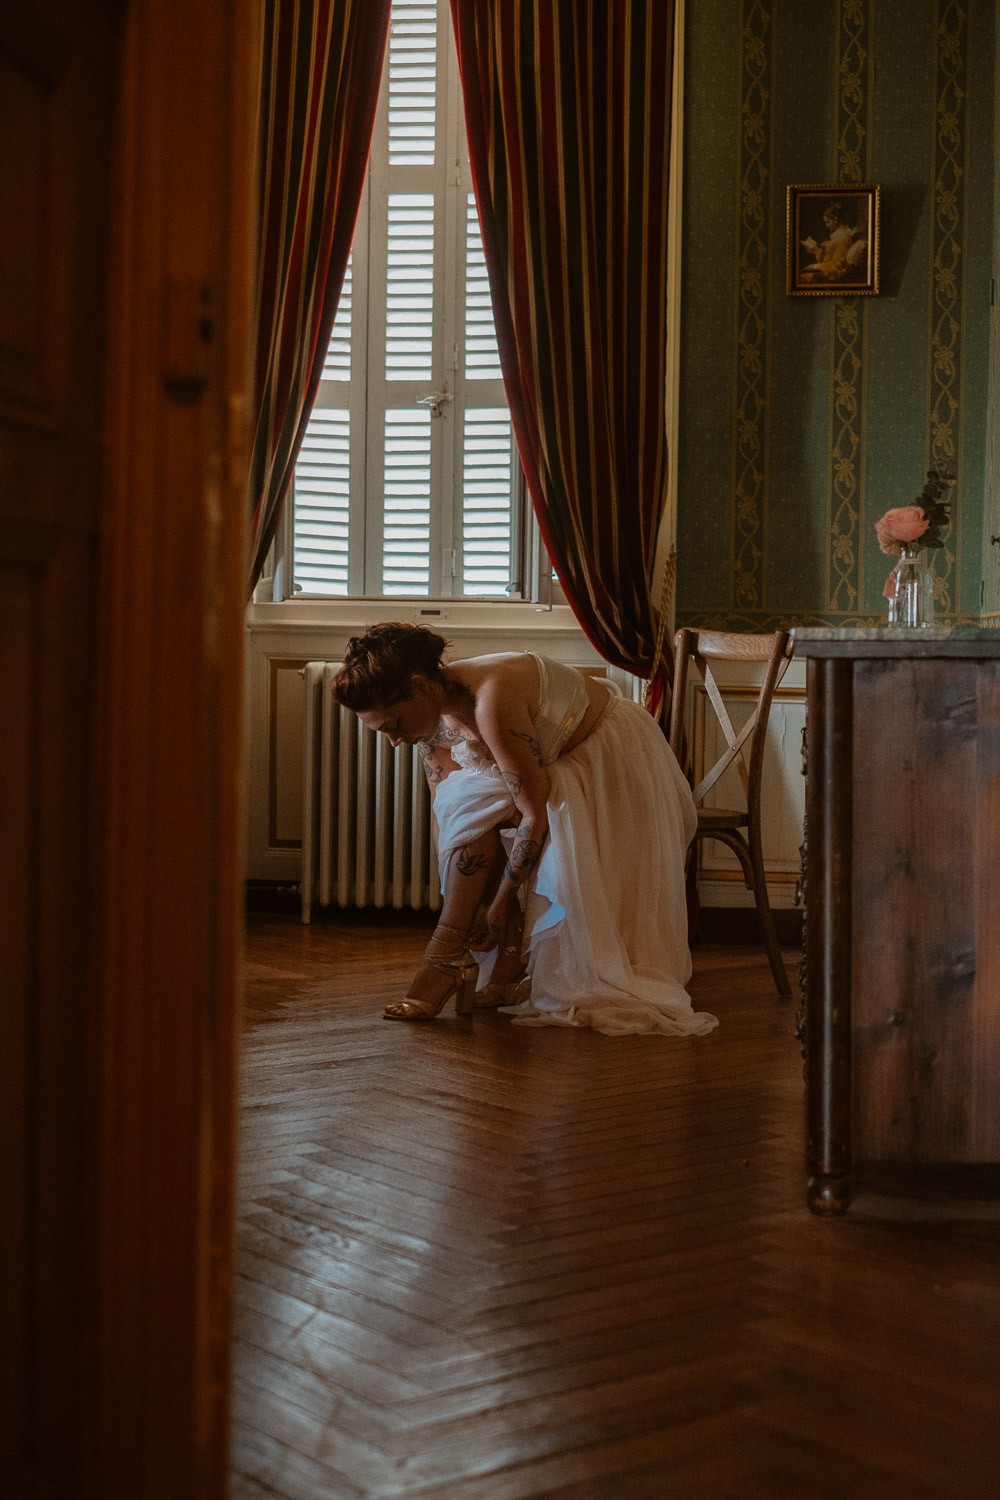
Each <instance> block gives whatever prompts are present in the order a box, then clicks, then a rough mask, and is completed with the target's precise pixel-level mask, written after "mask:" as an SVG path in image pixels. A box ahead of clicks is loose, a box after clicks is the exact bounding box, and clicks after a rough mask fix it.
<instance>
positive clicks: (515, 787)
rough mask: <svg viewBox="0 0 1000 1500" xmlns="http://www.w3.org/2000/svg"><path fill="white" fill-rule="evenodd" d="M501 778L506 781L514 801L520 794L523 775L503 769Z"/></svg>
mask: <svg viewBox="0 0 1000 1500" xmlns="http://www.w3.org/2000/svg"><path fill="white" fill-rule="evenodd" d="M503 779H504V781H506V783H507V790H508V791H509V792H510V795H511V796H512V797H513V799H514V801H515V802H516V801H517V799H518V797H520V795H521V788H522V787H523V786H524V777H523V776H515V775H514V774H513V772H512V771H504V773H503Z"/></svg>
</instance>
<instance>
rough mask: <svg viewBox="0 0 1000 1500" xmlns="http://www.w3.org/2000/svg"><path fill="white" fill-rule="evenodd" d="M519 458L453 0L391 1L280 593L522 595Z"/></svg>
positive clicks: (301, 463)
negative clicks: (352, 230) (363, 172)
mask: <svg viewBox="0 0 1000 1500" xmlns="http://www.w3.org/2000/svg"><path fill="white" fill-rule="evenodd" d="M522 494H523V485H522V483H521V482H520V474H519V470H518V466H517V463H516V459H515V456H514V445H513V434H512V431H511V421H510V412H509V410H508V408H507V403H506V398H505V395H504V389H503V383H502V380H501V376H500V363H499V359H498V356H497V346H496V335H495V332H494V327H493V313H492V308H491V304H490V294H489V285H488V282H487V277H486V266H485V262H484V258H483V249H482V243H481V240H480V235H479V223H478V219H477V215H476V206H475V200H474V197H473V192H472V182H471V177H470V172H469V163H468V153H467V148H466V142H465V126H464V121H463V118H462V105H461V96H460V91H459V84H458V65H457V60H456V57H455V50H454V42H453V40H452V36H451V24H450V16H449V7H448V3H447V0H393V6H392V20H391V27H390V34H389V48H388V56H387V59H386V69H385V75H384V78H383V84H382V97H381V100H380V105H379V118H378V122H377V125H376V132H375V138H374V142H373V146H372V159H371V167H370V171H369V182H368V189H367V192H366V196H365V201H364V202H363V203H362V208H361V214H360V217H359V222H358V229H357V233H356V235H355V240H354V246H353V251H352V255H351V260H350V263H349V265H348V271H347V279H346V281H345V284H344V291H343V295H342V297H341V301H340V307H339V309H338V313H337V320H336V324H335V326H334V329H333V336H332V338H331V340H330V347H329V351H328V354H327V358H326V364H325V367H324V371H323V380H322V383H321V386H320V391H319V396H318V399H317V402H316V406H315V408H314V410H313V413H312V417H311V420H310V422H309V427H308V431H307V433H306V438H305V441H304V443H303V446H302V450H301V453H300V456H299V461H298V464H297V467H296V471H295V484H294V497H293V506H292V517H291V524H290V537H289V543H290V550H291V582H292V590H293V591H294V592H296V593H302V594H313V595H315V594H320V595H334V596H335V595H341V596H347V595H350V596H355V597H361V596H367V597H375V598H380V597H402V596H411V597H413V596H417V597H419V596H429V597H448V596H452V595H454V596H465V597H474V596H475V597H500V598H504V597H507V598H510V597H515V598H517V597H521V596H522V595H523V593H524V588H523V584H524V566H523V556H522V553H523V550H524V546H523V532H524V525H523V521H524V518H523V516H522V513H521V512H522V504H523V502H522V499H521V496H522Z"/></svg>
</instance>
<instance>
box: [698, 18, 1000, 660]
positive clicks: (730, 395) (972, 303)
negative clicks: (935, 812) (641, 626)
mask: <svg viewBox="0 0 1000 1500" xmlns="http://www.w3.org/2000/svg"><path fill="white" fill-rule="evenodd" d="M994 10H995V4H994V0H805V3H804V0H698V3H697V4H694V5H688V7H687V23H686V24H687V38H686V49H687V52H686V60H685V71H686V77H687V89H686V97H685V127H684V128H685V151H684V158H685V159H684V246H683V268H682V270H683V291H682V296H683V302H682V319H683V333H682V338H683V346H682V351H681V413H680V417H681V421H680V452H679V454H678V475H679V502H678V504H679V515H678V580H677V612H678V620H679V622H680V623H681V624H689V625H692V624H698V625H714V626H717V627H725V628H728V629H746V630H766V629H771V628H774V626H775V625H777V624H790V623H795V622H796V621H798V622H800V623H806V622H810V623H822V622H831V623H832V622H839V623H849V622H851V621H859V622H860V621H866V622H873V623H877V621H878V620H879V619H880V618H881V616H882V607H883V605H882V585H883V583H884V581H885V577H886V574H887V572H888V570H889V562H888V560H887V559H885V558H884V557H883V556H882V555H881V554H880V552H879V550H878V545H877V543H876V541H875V535H874V531H873V529H872V527H873V523H874V522H875V520H877V518H878V517H879V516H880V515H881V514H882V512H883V511H884V510H886V509H888V508H889V507H890V506H893V505H905V504H908V503H909V502H910V501H911V500H912V499H913V498H914V497H915V496H916V495H917V494H918V493H919V491H920V489H921V486H922V484H923V480H924V474H925V471H926V470H927V469H928V468H930V467H932V466H935V467H940V466H943V465H948V466H950V467H951V468H952V469H953V470H954V472H955V473H956V474H957V476H958V483H957V486H956V494H957V500H956V503H955V506H954V510H953V520H952V525H951V528H950V530H949V532H948V533H947V546H946V547H945V548H944V549H943V550H942V551H940V552H938V553H936V554H934V556H933V563H934V568H935V573H936V595H937V603H938V616H939V618H940V619H943V620H948V619H953V618H955V617H956V616H959V615H961V616H975V615H978V611H979V608H980V589H981V580H982V576H983V515H984V509H983V507H984V488H985V471H986V413H987V396H988V360H989V348H988V339H989V319H990V295H991V275H992V256H993V235H994V203H993V176H994V172H993V148H994V140H995V117H994V107H995V95H994V85H995V78H994V73H995V59H996V55H997V54H996V49H995V38H994V25H995V15H994ZM791 182H800V183H805V182H878V183H880V184H881V192H882V247H881V288H882V289H881V293H880V295H879V296H877V297H869V298H863V297H798V298H789V297H787V296H786V295H785V189H786V187H787V185H788V184H789V183H791Z"/></svg>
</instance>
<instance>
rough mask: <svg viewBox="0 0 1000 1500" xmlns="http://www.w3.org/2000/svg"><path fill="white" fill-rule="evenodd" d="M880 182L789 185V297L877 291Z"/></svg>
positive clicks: (872, 293)
mask: <svg viewBox="0 0 1000 1500" xmlns="http://www.w3.org/2000/svg"><path fill="white" fill-rule="evenodd" d="M878 237H879V190H878V184H877V183H870V182H865V183H858V182H850V183H845V182H810V183H802V184H795V185H792V186H790V187H789V189H788V203H787V284H786V290H787V292H788V295H789V296H790V297H821V296H834V297H871V296H874V295H875V294H876V293H877V291H878V258H879V245H878Z"/></svg>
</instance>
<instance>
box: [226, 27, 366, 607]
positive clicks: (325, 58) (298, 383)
mask: <svg viewBox="0 0 1000 1500" xmlns="http://www.w3.org/2000/svg"><path fill="white" fill-rule="evenodd" d="M263 10H264V35H263V47H262V62H261V114H260V131H259V140H258V144H259V151H260V180H261V223H260V262H259V269H258V280H257V344H256V369H255V400H256V404H257V425H256V430H255V434H254V449H253V457H252V461H251V469H250V508H251V517H252V519H251V557H250V588H251V591H252V590H253V587H254V585H255V584H256V582H257V580H258V578H259V577H260V574H261V570H262V568H263V565H264V559H265V557H266V556H267V550H268V548H269V546H270V544H271V541H272V539H273V536H274V532H275V528H276V526H277V523H278V518H279V516H280V513H281V507H282V505H283V503H284V500H285V496H286V494H287V493H288V489H289V485H290V484H291V480H292V474H293V471H294V467H295V460H296V457H297V455H298V451H299V448H300V446H301V443H302V438H303V435H304V433H305V429H306V424H307V422H308V420H309V414H310V412H311V410H312V406H313V402H314V401H315V399H316V392H317V389H318V386H319V381H320V376H321V374H322V370H323V361H324V358H325V355H326V349H327V345H328V343H329V340H330V331H331V329H332V328H333V321H334V317H335V315H336V311H337V303H338V301H339V300H340V293H341V290H342V288H343V284H344V273H345V271H346V269H347V260H348V257H349V255H350V251H351V241H352V239H353V237H354V226H355V222H356V220H357V216H358V207H359V205H360V202H361V193H362V190H363V187H364V181H365V172H366V170H367V166H368V155H369V151H370V149H371V140H372V132H373V130H374V125H375V110H376V106H377V103H378V92H379V83H380V80H381V75H382V63H383V59H384V56H385V46H386V39H387V37H388V34H389V10H390V0H269V3H268V4H266V5H265V6H264V7H263Z"/></svg>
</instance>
